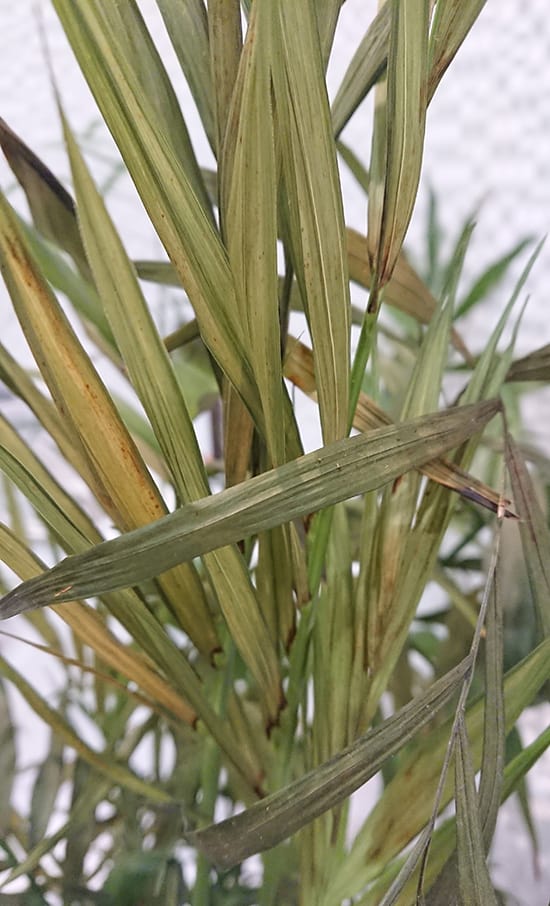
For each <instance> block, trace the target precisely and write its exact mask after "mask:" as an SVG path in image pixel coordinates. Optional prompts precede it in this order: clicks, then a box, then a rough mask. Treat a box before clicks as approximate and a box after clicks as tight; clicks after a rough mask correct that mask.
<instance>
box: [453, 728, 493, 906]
mask: <svg viewBox="0 0 550 906" xmlns="http://www.w3.org/2000/svg"><path fill="white" fill-rule="evenodd" d="M455 796H456V837H457V854H458V878H459V884H460V894H461V897H462V900H463V902H464V903H468V904H471V906H491V904H493V906H497V899H496V897H495V893H494V890H493V885H492V884H491V879H490V877H489V872H488V870H487V864H486V862H485V848H484V845H483V835H482V830H481V821H480V815H479V809H478V801H477V792H476V787H475V777H474V767H473V764H472V756H471V753H470V744H469V742H468V734H467V731H466V724H465V722H464V716H463V715H460V716H459V719H458V734H457V739H456V747H455Z"/></svg>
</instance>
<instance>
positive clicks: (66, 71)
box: [0, 0, 550, 906]
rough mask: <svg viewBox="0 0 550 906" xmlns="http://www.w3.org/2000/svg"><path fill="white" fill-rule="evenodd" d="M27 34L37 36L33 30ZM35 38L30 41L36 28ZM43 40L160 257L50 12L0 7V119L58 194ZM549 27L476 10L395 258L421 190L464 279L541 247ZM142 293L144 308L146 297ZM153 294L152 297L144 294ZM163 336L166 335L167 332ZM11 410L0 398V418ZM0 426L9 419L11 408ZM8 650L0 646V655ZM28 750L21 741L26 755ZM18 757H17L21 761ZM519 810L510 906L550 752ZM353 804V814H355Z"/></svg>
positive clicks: (498, 865)
mask: <svg viewBox="0 0 550 906" xmlns="http://www.w3.org/2000/svg"><path fill="white" fill-rule="evenodd" d="M139 5H140V7H141V9H142V12H143V14H144V16H145V17H146V19H147V21H148V23H149V25H150V28H151V31H152V32H153V35H154V38H155V41H156V43H157V47H159V49H160V51H161V54H162V56H163V59H164V62H165V65H166V67H167V69H168V72H169V73H170V74H171V76H172V78H173V82H174V86H175V88H176V91H177V92H178V94H179V96H180V98H181V102H182V105H183V108H184V111H185V115H186V119H187V122H188V124H189V127H190V132H191V135H192V137H193V139H194V142H195V149H196V152H197V155H198V158H199V161H200V163H201V164H202V165H204V166H209V165H210V164H212V163H213V161H212V158H211V153H210V150H209V147H208V145H207V142H206V139H205V137H204V136H203V135H202V132H201V127H200V123H199V120H198V115H197V114H196V112H195V110H194V105H193V101H192V99H191V96H190V93H189V91H188V90H187V87H186V85H185V83H184V80H183V77H182V76H181V72H180V70H179V67H178V64H177V61H176V59H175V56H174V54H173V51H172V48H171V45H170V43H169V40H168V38H167V36H166V34H165V32H164V30H163V26H162V21H161V19H160V16H159V15H158V13H157V12H156V5H155V3H154V0H142V2H140V4H139ZM375 11H376V4H375V3H373V2H371V0H346V2H344V4H343V7H342V12H341V17H340V23H339V26H338V31H337V37H336V44H335V50H334V53H333V57H332V60H331V64H330V68H329V73H328V78H329V90H330V92H331V94H332V95H334V93H335V90H336V88H337V86H338V84H339V82H340V80H341V78H342V75H343V73H344V72H345V69H346V67H347V65H348V63H349V61H350V59H351V56H352V54H353V52H354V51H355V49H356V47H357V45H358V43H359V41H360V40H361V38H362V36H363V34H364V32H365V30H366V28H367V26H368V24H369V22H370V21H371V19H372V17H373V15H374V13H375ZM40 23H42V25H41V26H40ZM42 28H43V33H42V34H41V29H42ZM44 39H45V40H46V41H47V45H48V47H49V50H50V53H51V57H52V60H53V65H54V70H55V74H56V78H57V81H58V85H59V86H60V88H61V93H62V97H63V103H64V105H65V110H66V113H67V114H68V117H69V120H70V122H71V126H72V127H73V129H74V131H75V132H76V134H77V136H78V138H79V140H80V143H81V147H82V149H83V150H84V151H85V153H86V156H87V159H88V161H89V162H90V164H91V165H92V166H93V169H94V173H95V175H96V178H97V180H98V182H99V184H100V185H101V186H102V187H103V188H104V189H105V190H106V191H107V192H108V203H109V209H110V211H111V214H112V215H113V216H114V218H115V221H116V222H117V225H118V227H119V229H120V230H121V232H122V235H123V237H124V239H125V241H126V245H127V249H128V251H129V253H130V254H131V255H132V256H134V257H142V258H150V257H155V256H158V255H160V254H161V248H160V245H159V243H158V240H156V238H155V236H154V235H153V233H152V230H151V227H150V226H149V224H148V221H147V218H146V216H145V214H144V212H143V210H142V208H141V205H140V202H139V200H138V198H137V196H136V194H135V192H134V191H133V188H132V185H131V183H130V180H129V179H128V177H126V176H125V175H124V173H123V171H122V168H121V166H120V161H119V158H118V156H117V152H116V149H115V147H114V145H113V143H112V141H111V140H110V137H109V135H108V133H107V132H106V130H105V128H104V127H103V126H102V125H101V124H100V121H99V116H98V114H97V111H96V110H95V106H94V102H93V99H92V97H91V95H90V93H89V91H88V88H87V86H86V84H85V83H84V81H83V79H82V77H81V75H80V73H79V70H78V68H77V66H76V63H75V61H74V59H73V57H72V54H71V51H70V49H69V47H68V44H67V42H66V40H65V38H64V35H63V33H62V31H61V28H60V27H59V25H58V23H57V20H56V17H55V13H54V11H53V8H52V6H51V4H50V3H49V0H43V2H33V0H19V2H18V3H10V2H8V0H0V60H1V61H2V66H1V67H0V116H2V117H3V118H4V119H5V120H6V121H7V123H8V124H9V125H10V127H11V128H12V129H13V130H14V131H15V132H17V133H18V134H19V135H20V136H21V138H22V139H23V140H24V141H25V142H26V143H27V144H28V145H29V146H30V147H31V148H32V149H33V150H34V151H35V152H36V153H37V154H38V155H39V156H40V157H41V158H42V159H43V160H44V162H45V163H46V164H47V165H48V166H49V167H50V168H51V169H52V170H53V172H54V173H55V174H56V175H57V176H58V177H59V178H60V179H62V180H63V181H65V182H66V183H67V184H68V179H67V177H68V172H69V167H68V163H67V160H66V158H65V153H64V149H63V145H62V140H61V128H60V124H59V121H58V117H57V113H56V108H55V103H54V99H53V93H52V89H51V85H50V82H49V78H48V75H47V68H46V65H45V59H44V49H43V48H44ZM549 61H550V18H549V17H548V6H547V0H530V3H529V4H526V3H525V2H523V0H489V2H487V4H486V6H485V8H484V10H483V12H482V13H481V16H480V18H479V20H478V22H477V23H476V25H475V26H474V28H473V30H472V32H471V33H470V35H469V36H468V38H467V39H466V42H465V44H464V46H463V47H462V48H461V50H460V52H459V54H458V56H457V59H456V60H455V61H454V63H453V64H452V66H451V68H450V70H449V71H448V72H447V74H446V76H445V77H444V79H443V82H442V84H441V86H440V88H439V89H438V91H437V93H436V95H435V98H434V100H433V103H432V105H431V107H430V110H429V114H428V122H427V139H426V145H425V153H424V166H423V176H422V182H421V189H420V193H419V201H418V205H417V209H416V211H415V214H414V217H413V221H412V224H411V227H410V232H409V238H408V242H407V250H408V251H409V254H410V256H411V259H412V260H413V262H414V261H416V260H419V261H420V260H422V258H423V255H424V250H425V242H426V238H425V237H426V217H427V209H428V204H429V197H430V191H431V192H433V193H434V195H435V198H436V199H437V203H438V211H439V218H440V226H441V231H442V234H443V241H444V242H447V243H448V244H449V245H450V244H451V243H452V241H453V239H454V238H456V236H457V235H458V233H459V232H460V230H461V228H462V225H463V223H464V221H465V219H466V218H467V217H469V216H472V215H474V216H475V220H476V222H477V227H476V230H475V233H474V236H473V240H472V243H471V246H470V251H469V253H468V256H467V259H466V266H465V273H464V279H465V280H466V281H471V280H472V278H474V277H475V276H476V274H478V273H481V272H482V271H483V269H484V268H485V267H486V266H487V265H488V264H489V263H490V262H492V261H493V260H495V258H497V257H498V256H499V255H501V254H504V253H505V252H507V251H508V250H510V249H511V248H512V247H514V246H515V245H517V244H518V243H519V242H520V241H521V240H523V239H524V238H526V237H532V238H533V239H534V240H537V241H538V240H539V239H540V238H542V237H543V236H544V235H545V234H546V233H547V232H548V229H549V225H550V62H549ZM371 104H372V101H371V99H369V98H368V99H367V100H366V101H365V102H364V104H363V105H362V107H361V108H360V109H359V111H358V112H357V113H356V115H355V117H354V118H353V120H352V122H351V123H350V124H349V126H348V127H347V128H346V129H345V131H344V133H343V135H342V138H343V140H344V141H345V142H346V144H348V145H349V146H350V147H351V148H352V149H353V151H354V152H355V154H356V155H357V156H358V157H359V158H360V159H361V161H362V162H363V163H364V164H365V165H366V164H367V163H368V160H369V155H370V124H371V117H372V108H371ZM342 184H343V188H344V194H345V204H346V220H347V222H348V224H349V225H351V226H354V227H355V228H356V229H358V230H362V231H364V230H365V228H366V208H365V202H364V196H363V195H362V193H360V192H359V191H358V190H357V186H356V183H355V181H354V179H353V177H352V176H351V174H350V172H349V171H348V170H347V168H346V167H345V166H343V167H342ZM0 185H1V186H2V188H3V189H4V190H5V191H6V190H7V191H8V195H9V197H10V200H11V201H12V203H14V204H15V205H16V207H17V208H18V210H20V211H21V212H23V213H26V205H25V202H24V199H23V196H22V193H20V192H19V190H18V189H17V188H16V186H15V181H14V178H13V176H12V174H11V171H10V170H9V168H8V167H7V165H6V163H5V161H4V159H3V158H0ZM527 254H528V253H524V255H523V256H520V258H519V259H518V260H516V261H515V263H514V264H513V266H512V267H511V269H510V271H509V273H508V274H507V276H506V278H505V281H504V283H503V284H501V285H500V286H499V288H498V290H497V291H495V292H494V293H493V295H492V298H491V300H490V304H489V305H486V306H483V307H482V308H481V309H480V310H475V309H474V311H473V312H472V313H471V314H470V315H469V316H468V317H467V319H466V320H465V321H464V322H461V331H462V334H463V336H464V338H465V340H466V342H467V345H468V346H469V347H470V348H471V349H472V350H473V351H474V352H475V351H477V350H479V349H480V348H482V347H483V345H484V342H485V339H486V337H487V336H488V335H489V333H490V331H491V329H492V326H493V325H494V322H495V321H496V319H497V318H498V316H499V315H500V313H501V311H502V308H503V306H504V305H505V303H506V302H507V300H508V298H509V295H510V292H511V290H512V289H513V286H514V283H515V280H516V279H517V277H518V275H519V273H520V271H521V269H522V268H523V266H524V264H525V261H526V258H527ZM549 283H550V244H549V243H547V244H546V245H545V247H544V248H543V249H542V251H541V254H540V256H539V258H538V261H537V263H536V265H535V267H534V269H533V272H532V274H531V276H530V278H529V280H528V284H527V287H526V290H525V293H526V294H528V295H529V296H530V301H529V305H528V307H527V310H526V313H525V315H524V320H523V325H522V328H521V330H520V333H519V338H518V353H520V354H523V353H526V352H527V351H529V350H532V349H534V348H536V347H540V346H542V345H544V344H546V343H550V317H549V314H548V305H549V299H548V285H549ZM150 289H151V288H150V287H148V296H150ZM151 292H152V293H154V289H152V290H151ZM0 324H1V326H2V340H3V342H4V343H5V344H6V345H7V346H8V348H10V350H11V351H12V353H15V354H16V355H17V356H19V357H20V358H21V360H22V361H23V362H24V363H25V364H30V361H31V359H30V355H29V354H28V353H27V351H26V349H25V344H24V341H23V340H22V337H21V334H20V330H19V328H18V325H17V324H16V322H15V318H14V317H13V315H12V313H11V310H10V303H9V300H8V298H7V294H6V291H5V288H4V286H3V284H1V285H0ZM167 326H168V325H167ZM529 397H530V398H529V402H528V404H527V406H526V412H525V415H526V424H527V430H528V433H529V441H530V442H532V443H534V444H535V445H537V446H539V448H541V449H542V450H543V452H544V453H545V455H547V456H548V455H550V394H549V393H548V391H547V390H546V389H542V390H538V391H536V392H535V393H531V394H530V395H529ZM12 405H13V404H12V403H10V402H9V400H8V397H7V395H6V394H5V393H3V391H2V388H1V387H0V408H2V410H4V407H6V414H7V409H8V407H11V406H12ZM10 417H11V418H13V410H12V409H11V408H10ZM11 644H13V645H15V644H16V643H15V642H10V641H9V640H7V639H2V638H1V637H0V645H1V646H2V647H4V646H7V645H11ZM17 656H18V658H19V656H21V658H26V659H28V662H29V669H30V667H31V662H32V667H33V669H34V670H37V669H40V670H43V671H44V673H43V675H41V683H42V687H43V688H44V684H45V685H46V687H47V685H48V683H50V684H53V686H55V666H54V665H51V663H49V662H48V663H47V662H46V661H44V664H43V666H41V667H37V666H36V665H37V664H42V661H41V660H40V659H39V658H38V659H37V656H36V653H35V652H33V653H32V654H30V653H29V652H28V651H26V650H24V646H20V645H19V646H18V651H17ZM18 713H19V714H20V727H21V745H22V747H23V748H27V747H28V745H29V743H31V738H30V734H31V732H32V734H35V733H36V729H35V725H34V726H33V728H32V731H31V729H30V728H29V727H27V726H26V724H25V717H24V715H25V712H24V709H23V708H21V710H20V711H19V712H18ZM549 721H550V706H549V705H542V706H539V707H537V708H536V709H531V710H530V711H528V712H527V713H526V714H525V715H524V717H523V718H522V722H521V729H522V731H523V739H524V743H529V742H530V741H531V739H532V738H533V737H534V736H535V735H536V734H537V733H538V732H540V730H541V729H542V728H543V726H544V725H546V724H548V722H549ZM37 745H38V746H40V740H38V739H36V738H35V737H34V735H33V739H32V750H33V757H37V749H36V746H37ZM27 750H28V749H27ZM529 784H530V789H531V791H532V793H533V796H532V808H533V813H534V817H535V821H536V826H537V832H538V834H539V838H540V854H539V859H538V866H537V865H535V864H534V861H533V856H532V850H531V846H530V842H529V837H528V834H527V831H526V828H525V826H524V824H523V819H522V817H521V814H520V811H519V808H518V806H517V804H516V802H515V801H514V799H512V800H510V801H509V802H508V803H507V804H506V806H505V808H504V809H503V811H502V815H501V818H500V821H499V826H498V829H497V834H496V841H495V845H494V848H493V853H492V863H493V874H494V878H495V881H496V882H497V883H498V884H499V885H500V886H501V887H502V888H503V889H505V890H507V891H509V892H510V893H512V894H513V895H514V896H515V898H516V900H517V903H519V904H521V906H547V904H548V901H549V895H550V754H549V753H547V755H546V757H545V758H543V759H541V761H540V762H539V764H538V766H537V768H536V769H535V770H534V771H533V772H532V773H531V774H530V775H529ZM360 807H361V805H360V804H359V808H360Z"/></svg>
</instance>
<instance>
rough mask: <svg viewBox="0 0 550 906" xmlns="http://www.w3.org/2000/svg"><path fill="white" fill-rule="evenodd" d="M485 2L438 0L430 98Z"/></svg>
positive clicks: (432, 38) (432, 44)
mask: <svg viewBox="0 0 550 906" xmlns="http://www.w3.org/2000/svg"><path fill="white" fill-rule="evenodd" d="M485 2H486V0H443V2H442V0H438V2H437V5H436V11H435V15H434V21H433V24H432V30H431V34H430V72H429V82H428V98H429V99H430V100H431V98H432V97H433V95H434V93H435V90H436V88H437V86H438V85H439V83H440V81H441V79H442V78H443V76H444V74H445V72H446V71H447V68H448V67H449V65H450V64H451V63H452V61H453V59H454V58H455V56H456V53H457V51H458V49H459V47H460V45H461V44H462V42H463V41H464V39H465V37H466V35H467V34H468V32H469V31H470V29H471V27H472V25H473V24H474V22H475V21H476V19H477V17H478V16H479V14H480V12H481V10H482V9H483V7H484V6H485Z"/></svg>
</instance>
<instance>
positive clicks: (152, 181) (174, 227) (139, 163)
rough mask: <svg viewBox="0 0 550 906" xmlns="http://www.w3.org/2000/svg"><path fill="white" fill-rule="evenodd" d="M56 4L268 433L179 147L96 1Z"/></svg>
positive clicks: (208, 339)
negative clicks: (161, 125)
mask: <svg viewBox="0 0 550 906" xmlns="http://www.w3.org/2000/svg"><path fill="white" fill-rule="evenodd" d="M54 5H55V8H56V10H57V13H58V15H59V18H60V20H61V22H62V25H63V28H64V30H65V32H66V34H67V37H68V39H69V41H70V43H71V46H72V48H73V51H74V53H75V55H76V57H77V59H78V61H79V64H80V66H81V68H82V71H83V73H84V76H85V77H86V79H87V81H88V83H89V84H90V87H91V89H92V92H93V94H94V96H95V98H96V101H97V103H98V105H99V108H100V110H101V112H102V115H103V117H104V119H105V122H106V123H107V125H108V126H109V129H110V130H111V132H112V134H113V136H114V138H115V141H116V142H117V145H118V147H119V150H120V152H121V154H122V157H123V159H124V162H125V164H126V166H127V167H128V170H129V172H130V175H131V176H132V178H133V180H134V182H135V185H136V188H137V190H138V192H139V194H140V196H141V198H142V201H143V203H144V205H145V208H146V210H147V212H148V214H149V216H150V218H151V221H152V223H153V225H154V227H155V229H156V231H157V233H158V235H159V238H160V239H161V241H162V243H163V245H164V246H165V248H166V250H167V252H168V254H169V256H170V259H171V261H172V262H173V264H174V266H175V268H176V270H177V272H178V274H179V276H180V280H181V283H182V285H183V287H184V288H185V290H186V292H187V294H188V297H189V301H190V302H191V304H192V306H193V308H194V309H195V313H196V316H197V320H198V322H199V326H200V330H201V335H202V337H203V340H204V342H205V343H206V345H207V347H208V348H209V350H210V352H211V353H212V355H213V356H214V358H215V359H216V361H217V362H218V363H219V365H220V367H221V368H222V370H223V371H224V373H225V374H226V375H227V377H228V379H229V380H230V381H231V383H232V384H233V386H234V387H235V388H236V390H237V391H238V393H239V394H240V395H241V396H242V398H243V399H244V401H245V402H246V405H247V406H248V408H249V409H250V411H251V413H252V414H253V417H254V419H255V421H256V423H257V425H258V427H259V428H260V430H263V423H262V411H261V406H260V404H259V397H258V391H257V388H256V386H255V382H254V379H253V376H252V370H251V365H250V361H249V356H248V350H247V348H246V344H245V342H244V336H243V332H242V329H241V325H240V322H239V318H238V315H237V309H236V305H235V290H234V286H233V279H232V275H231V272H230V269H229V265H228V261H227V255H226V253H225V249H224V247H223V245H222V242H221V239H220V236H219V234H218V232H217V231H216V230H215V228H214V226H213V225H212V223H211V221H210V218H209V217H208V215H207V214H206V213H205V211H204V208H203V207H202V205H201V204H200V202H199V201H198V199H197V197H196V194H195V191H194V187H193V184H192V182H191V181H190V179H189V177H188V175H187V174H186V172H185V170H184V168H183V167H182V165H181V163H180V161H179V160H178V157H177V154H176V152H175V149H174V148H173V147H172V145H171V144H170V143H169V141H168V139H167V136H166V135H165V133H164V132H163V131H159V129H158V128H157V118H156V116H155V113H154V110H153V109H152V102H151V101H150V99H149V98H148V97H147V96H146V95H145V94H144V92H143V91H142V90H141V87H140V85H139V84H138V83H137V81H136V78H135V72H134V66H133V64H132V61H131V59H128V55H127V54H126V53H124V52H121V47H120V46H119V43H118V41H117V36H116V34H114V33H113V32H112V30H111V29H110V28H109V26H108V23H106V22H105V19H104V9H105V7H104V4H103V3H101V2H99V0H76V2H74V0H55V3H54ZM123 49H124V45H123Z"/></svg>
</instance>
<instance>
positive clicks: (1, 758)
mask: <svg viewBox="0 0 550 906" xmlns="http://www.w3.org/2000/svg"><path fill="white" fill-rule="evenodd" d="M15 769H16V751H15V728H14V726H13V722H12V719H11V708H10V705H9V702H8V696H7V695H6V688H5V685H4V683H3V682H1V681H0V772H1V773H0V776H1V777H2V783H1V784H0V838H2V837H6V836H7V834H8V828H9V824H10V817H11V809H12V801H11V799H12V791H13V789H12V788H13V783H14V780H15Z"/></svg>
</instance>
